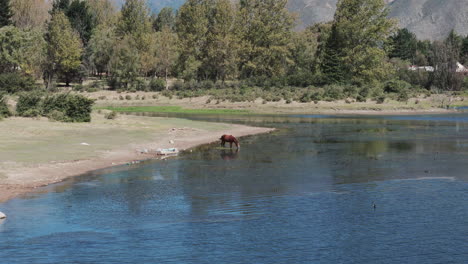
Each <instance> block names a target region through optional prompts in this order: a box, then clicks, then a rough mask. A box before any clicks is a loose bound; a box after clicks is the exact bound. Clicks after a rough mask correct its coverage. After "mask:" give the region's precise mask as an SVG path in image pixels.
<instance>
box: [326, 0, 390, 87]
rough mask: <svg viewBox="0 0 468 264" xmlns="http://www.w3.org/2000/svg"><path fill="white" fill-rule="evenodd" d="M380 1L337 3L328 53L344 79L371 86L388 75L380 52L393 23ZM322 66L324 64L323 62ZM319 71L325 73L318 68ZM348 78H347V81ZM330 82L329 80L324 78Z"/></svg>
mask: <svg viewBox="0 0 468 264" xmlns="http://www.w3.org/2000/svg"><path fill="white" fill-rule="evenodd" d="M387 14H388V10H387V9H386V8H385V3H384V1H383V0H339V2H338V4H337V10H336V13H335V16H334V20H333V27H332V31H333V32H332V34H331V37H330V38H332V39H329V40H328V41H327V42H335V43H329V44H328V45H327V46H328V49H334V51H328V53H329V54H332V53H335V54H337V55H338V57H339V63H340V64H341V65H342V66H340V68H341V69H342V70H343V71H344V72H343V74H344V77H345V78H344V79H345V80H346V81H349V80H351V81H352V82H355V83H361V84H363V83H371V82H373V81H379V80H382V79H384V78H386V77H387V76H388V74H389V73H390V72H389V71H390V67H389V66H388V63H386V57H387V56H386V52H385V50H384V49H383V47H384V43H385V41H386V40H387V37H388V36H389V35H390V34H391V33H393V32H394V30H395V26H396V23H395V21H393V20H390V19H388V18H387ZM322 63H323V65H326V64H327V62H326V61H323V62H322ZM322 70H325V69H324V68H323V67H322ZM348 77H351V79H348ZM328 79H330V80H331V79H333V78H328Z"/></svg>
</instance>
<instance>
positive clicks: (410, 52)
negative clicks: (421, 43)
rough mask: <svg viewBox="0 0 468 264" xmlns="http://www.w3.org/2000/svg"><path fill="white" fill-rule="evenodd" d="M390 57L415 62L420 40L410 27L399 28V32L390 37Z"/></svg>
mask: <svg viewBox="0 0 468 264" xmlns="http://www.w3.org/2000/svg"><path fill="white" fill-rule="evenodd" d="M389 45H390V52H389V57H390V58H400V59H403V60H409V61H411V62H413V63H414V61H415V58H416V51H417V45H418V40H417V39H416V35H415V34H414V33H411V32H410V31H409V30H408V29H406V28H403V29H399V30H398V32H397V33H396V34H395V35H393V36H391V37H390V43H389Z"/></svg>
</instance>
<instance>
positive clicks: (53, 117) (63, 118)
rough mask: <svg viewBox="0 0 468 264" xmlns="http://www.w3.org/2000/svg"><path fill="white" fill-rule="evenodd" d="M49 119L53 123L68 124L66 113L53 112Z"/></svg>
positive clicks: (48, 115) (49, 114)
mask: <svg viewBox="0 0 468 264" xmlns="http://www.w3.org/2000/svg"><path fill="white" fill-rule="evenodd" d="M47 117H48V118H49V120H52V121H60V122H66V120H67V117H66V115H65V113H64V112H62V111H58V110H52V111H51V112H50V113H48V114H47Z"/></svg>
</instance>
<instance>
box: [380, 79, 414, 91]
mask: <svg viewBox="0 0 468 264" xmlns="http://www.w3.org/2000/svg"><path fill="white" fill-rule="evenodd" d="M410 88H411V84H409V83H407V82H405V81H402V80H391V81H388V82H386V83H385V85H384V92H386V93H402V92H403V91H407V90H409V89H410Z"/></svg>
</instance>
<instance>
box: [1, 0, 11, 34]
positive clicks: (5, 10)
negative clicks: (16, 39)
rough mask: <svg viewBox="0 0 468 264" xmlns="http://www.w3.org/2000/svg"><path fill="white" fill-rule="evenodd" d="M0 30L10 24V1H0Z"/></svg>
mask: <svg viewBox="0 0 468 264" xmlns="http://www.w3.org/2000/svg"><path fill="white" fill-rule="evenodd" d="M0 6H1V8H0V28H1V27H4V26H8V25H10V24H11V20H10V19H11V16H12V13H11V8H10V0H0Z"/></svg>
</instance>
